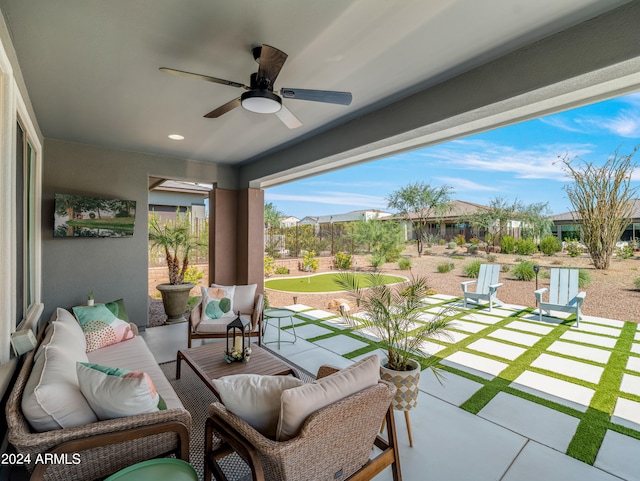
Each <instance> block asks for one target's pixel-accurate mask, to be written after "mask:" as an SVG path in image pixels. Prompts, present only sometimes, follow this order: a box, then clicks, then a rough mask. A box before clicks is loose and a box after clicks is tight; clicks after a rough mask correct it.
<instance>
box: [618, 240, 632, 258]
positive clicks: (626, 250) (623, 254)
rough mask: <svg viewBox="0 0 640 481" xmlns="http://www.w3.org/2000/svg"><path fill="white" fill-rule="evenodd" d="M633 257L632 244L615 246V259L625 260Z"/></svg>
mask: <svg viewBox="0 0 640 481" xmlns="http://www.w3.org/2000/svg"><path fill="white" fill-rule="evenodd" d="M632 257H633V246H632V245H631V244H627V245H626V246H623V247H616V259H618V260H621V261H622V260H625V259H631V258H632Z"/></svg>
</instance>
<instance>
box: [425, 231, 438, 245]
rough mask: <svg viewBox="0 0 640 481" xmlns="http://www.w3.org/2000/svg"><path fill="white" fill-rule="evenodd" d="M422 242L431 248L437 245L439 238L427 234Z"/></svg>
mask: <svg viewBox="0 0 640 481" xmlns="http://www.w3.org/2000/svg"><path fill="white" fill-rule="evenodd" d="M422 240H423V242H424V245H426V246H427V247H431V246H433V244H436V243H437V242H438V240H439V237H438V236H437V235H436V234H425V235H424V238H423V239H422Z"/></svg>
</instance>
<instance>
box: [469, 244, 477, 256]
mask: <svg viewBox="0 0 640 481" xmlns="http://www.w3.org/2000/svg"><path fill="white" fill-rule="evenodd" d="M478 249H479V248H478V246H477V245H476V244H471V245H468V246H467V254H471V255H472V256H475V255H476V254H477V253H478Z"/></svg>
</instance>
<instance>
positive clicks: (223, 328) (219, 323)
mask: <svg viewBox="0 0 640 481" xmlns="http://www.w3.org/2000/svg"><path fill="white" fill-rule="evenodd" d="M241 315H242V316H243V317H244V316H245V315H244V314H241ZM235 318H236V314H231V313H229V314H227V315H225V316H223V317H221V318H220V319H207V320H204V321H201V322H200V324H198V326H197V328H196V332H197V333H218V334H226V332H227V324H229V323H230V322H231V321H233V320H234V319H235ZM257 327H258V326H256V328H255V329H254V330H256V329H257Z"/></svg>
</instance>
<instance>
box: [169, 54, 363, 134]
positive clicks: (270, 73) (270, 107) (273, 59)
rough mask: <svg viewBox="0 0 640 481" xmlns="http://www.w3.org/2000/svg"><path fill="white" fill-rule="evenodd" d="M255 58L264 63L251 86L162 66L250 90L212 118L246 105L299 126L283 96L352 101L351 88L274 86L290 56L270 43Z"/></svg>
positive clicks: (289, 124) (178, 72) (193, 76)
mask: <svg viewBox="0 0 640 481" xmlns="http://www.w3.org/2000/svg"><path fill="white" fill-rule="evenodd" d="M253 58H254V59H255V61H256V62H258V64H259V65H260V67H259V68H258V71H257V72H256V73H253V74H251V81H250V83H249V86H247V85H244V84H241V83H238V82H232V81H231V80H224V79H219V78H216V77H210V76H208V75H201V74H197V73H191V72H185V71H182V70H176V69H172V68H168V67H160V71H162V72H167V73H171V74H175V75H182V76H184V77H191V78H195V79H198V80H206V81H207V82H213V83H217V84H222V85H229V86H230V87H237V88H241V89H244V90H246V92H244V93H243V94H242V95H241V96H240V97H238V98H236V99H233V100H231V101H230V102H227V103H226V104H224V105H221V106H220V107H218V108H217V109H214V110H212V111H211V112H209V113H208V114H206V115H205V117H206V118H209V119H212V118H213V119H217V118H218V117H220V116H221V115H223V114H226V113H227V112H229V111H231V110H233V109H235V108H236V107H239V106H242V108H244V109H245V110H248V111H250V112H256V113H259V114H276V115H277V116H278V118H279V119H280V120H281V121H282V122H283V123H284V124H285V125H286V126H287V127H289V128H290V129H295V128H297V127H300V126H301V125H302V122H300V121H299V120H298V119H297V118H296V116H295V115H293V113H291V111H290V110H289V109H287V107H285V105H284V104H283V103H282V98H283V97H284V98H285V99H297V100H311V101H313V102H324V103H330V104H340V105H349V104H350V103H351V93H350V92H335V91H330V90H307V89H294V88H284V87H283V88H281V89H280V90H276V91H274V90H273V84H274V83H275V81H276V78H278V74H279V73H280V70H281V69H282V66H283V65H284V62H285V61H286V60H287V54H286V53H284V52H283V51H281V50H278V49H277V48H275V47H271V46H270V45H262V46H261V47H255V48H253Z"/></svg>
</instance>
